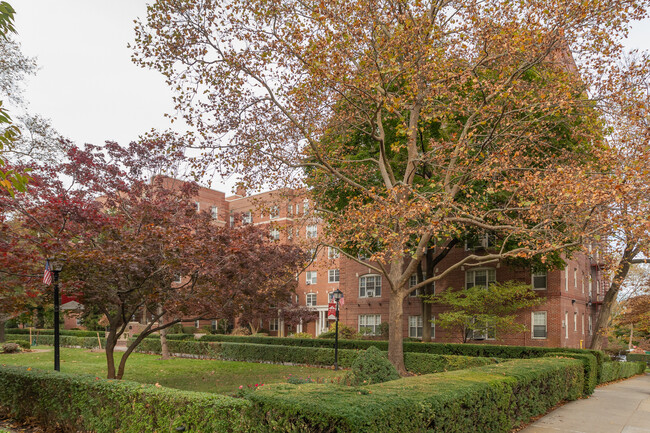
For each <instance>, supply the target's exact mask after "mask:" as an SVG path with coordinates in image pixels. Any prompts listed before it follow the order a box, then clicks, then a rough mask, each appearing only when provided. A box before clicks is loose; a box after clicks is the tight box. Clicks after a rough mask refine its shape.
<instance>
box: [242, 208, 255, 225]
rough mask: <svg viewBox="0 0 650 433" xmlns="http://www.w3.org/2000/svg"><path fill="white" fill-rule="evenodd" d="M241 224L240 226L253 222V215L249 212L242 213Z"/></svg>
mask: <svg viewBox="0 0 650 433" xmlns="http://www.w3.org/2000/svg"><path fill="white" fill-rule="evenodd" d="M241 222H242V224H251V223H252V222H253V214H252V213H251V211H248V212H244V214H243V215H242V217H241Z"/></svg>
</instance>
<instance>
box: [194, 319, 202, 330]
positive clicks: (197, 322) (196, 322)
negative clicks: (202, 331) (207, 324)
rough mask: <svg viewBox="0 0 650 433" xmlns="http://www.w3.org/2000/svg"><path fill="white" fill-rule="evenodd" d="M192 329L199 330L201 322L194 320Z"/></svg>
mask: <svg viewBox="0 0 650 433" xmlns="http://www.w3.org/2000/svg"><path fill="white" fill-rule="evenodd" d="M194 327H195V328H196V329H199V328H200V327H201V321H200V320H195V321H194Z"/></svg>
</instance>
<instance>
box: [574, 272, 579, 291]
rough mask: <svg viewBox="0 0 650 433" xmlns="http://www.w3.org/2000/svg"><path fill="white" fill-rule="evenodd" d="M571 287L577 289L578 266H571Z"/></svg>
mask: <svg viewBox="0 0 650 433" xmlns="http://www.w3.org/2000/svg"><path fill="white" fill-rule="evenodd" d="M573 288H574V289H576V290H578V268H573Z"/></svg>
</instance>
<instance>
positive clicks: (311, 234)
mask: <svg viewBox="0 0 650 433" xmlns="http://www.w3.org/2000/svg"><path fill="white" fill-rule="evenodd" d="M316 236H318V226H317V225H310V226H307V238H308V239H309V238H315V237H316Z"/></svg>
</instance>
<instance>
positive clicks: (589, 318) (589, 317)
mask: <svg viewBox="0 0 650 433" xmlns="http://www.w3.org/2000/svg"><path fill="white" fill-rule="evenodd" d="M587 319H588V320H589V335H591V316H588V317H587Z"/></svg>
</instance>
